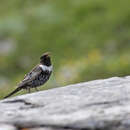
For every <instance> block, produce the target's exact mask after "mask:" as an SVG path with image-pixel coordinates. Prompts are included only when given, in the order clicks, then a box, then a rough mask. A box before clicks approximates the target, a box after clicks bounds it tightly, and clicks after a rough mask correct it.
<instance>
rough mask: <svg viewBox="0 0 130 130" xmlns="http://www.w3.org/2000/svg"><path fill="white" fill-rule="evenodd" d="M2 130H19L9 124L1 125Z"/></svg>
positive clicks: (0, 129)
mask: <svg viewBox="0 0 130 130" xmlns="http://www.w3.org/2000/svg"><path fill="white" fill-rule="evenodd" d="M0 130H17V128H16V127H15V126H13V125H9V124H0Z"/></svg>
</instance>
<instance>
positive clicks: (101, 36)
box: [0, 0, 130, 98]
mask: <svg viewBox="0 0 130 130" xmlns="http://www.w3.org/2000/svg"><path fill="white" fill-rule="evenodd" d="M129 6H130V1H129V0H124V1H123V0H108V1H107V0H22V1H21V0H9V1H5V0H1V4H0V97H1V98H2V97H3V96H5V95H6V94H7V93H9V92H11V91H12V90H14V88H16V86H17V84H18V83H19V81H21V80H22V79H23V77H24V74H26V73H27V72H29V71H30V70H31V69H32V68H33V67H34V66H35V64H37V63H38V62H39V57H40V56H41V54H42V53H44V52H46V51H49V52H51V54H52V62H53V65H54V72H53V75H52V76H51V79H50V80H49V82H48V83H47V84H46V85H45V86H42V87H41V88H40V89H41V90H42V89H49V88H54V87H60V86H63V85H68V84H73V83H78V82H84V81H89V80H95V79H102V78H108V77H112V76H125V75H129V74H130V58H129V57H130V7H129ZM33 91H34V90H33ZM23 93H25V92H24V91H23V92H20V93H18V94H23Z"/></svg>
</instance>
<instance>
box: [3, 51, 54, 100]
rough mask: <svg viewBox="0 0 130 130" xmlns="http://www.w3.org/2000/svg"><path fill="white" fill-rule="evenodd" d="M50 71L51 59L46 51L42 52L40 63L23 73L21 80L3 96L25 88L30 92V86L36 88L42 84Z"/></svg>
mask: <svg viewBox="0 0 130 130" xmlns="http://www.w3.org/2000/svg"><path fill="white" fill-rule="evenodd" d="M51 73H52V65H51V59H50V56H49V54H48V53H44V54H43V55H42V56H41V57H40V64H38V65H37V66H36V67H34V68H33V69H32V71H31V72H29V73H28V74H27V75H25V77H24V79H23V81H21V82H20V83H19V84H18V88H16V89H15V90H14V91H13V92H11V93H10V94H8V95H7V96H5V97H4V98H7V97H10V96H11V95H13V94H15V93H16V92H18V91H20V90H21V89H27V90H28V91H29V92H30V89H31V88H35V89H36V90H37V87H38V86H41V85H43V84H44V83H45V82H46V81H47V80H48V79H49V77H50V75H51Z"/></svg>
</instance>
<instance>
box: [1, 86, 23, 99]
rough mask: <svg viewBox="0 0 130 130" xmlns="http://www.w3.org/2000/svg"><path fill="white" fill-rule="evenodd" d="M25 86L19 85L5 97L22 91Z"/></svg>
mask: <svg viewBox="0 0 130 130" xmlns="http://www.w3.org/2000/svg"><path fill="white" fill-rule="evenodd" d="M22 88H23V87H18V88H16V89H15V90H14V91H13V92H11V93H10V94H8V95H7V96H5V97H4V99H5V98H8V97H10V96H12V95H13V94H15V93H17V92H18V91H20V90H21V89H22Z"/></svg>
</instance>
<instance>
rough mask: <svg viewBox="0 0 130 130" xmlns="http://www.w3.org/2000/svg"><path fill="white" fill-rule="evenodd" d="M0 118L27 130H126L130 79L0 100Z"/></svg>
mask: <svg viewBox="0 0 130 130" xmlns="http://www.w3.org/2000/svg"><path fill="white" fill-rule="evenodd" d="M0 117H1V118H0V123H4V124H5V123H7V124H11V125H14V126H16V127H17V128H29V130H31V129H32V130H35V129H36V128H37V130H38V129H39V130H66V129H67V130H75V129H76V130H81V129H82V130H84V129H85V130H86V129H87V130H129V129H130V76H127V77H124V78H119V77H113V78H109V79H102V80H95V81H90V82H84V83H79V84H74V85H68V86H66V87H61V88H55V89H50V90H46V91H41V92H36V93H32V94H26V95H22V96H17V97H13V98H9V99H5V100H1V101H0ZM0 127H1V126H0Z"/></svg>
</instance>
